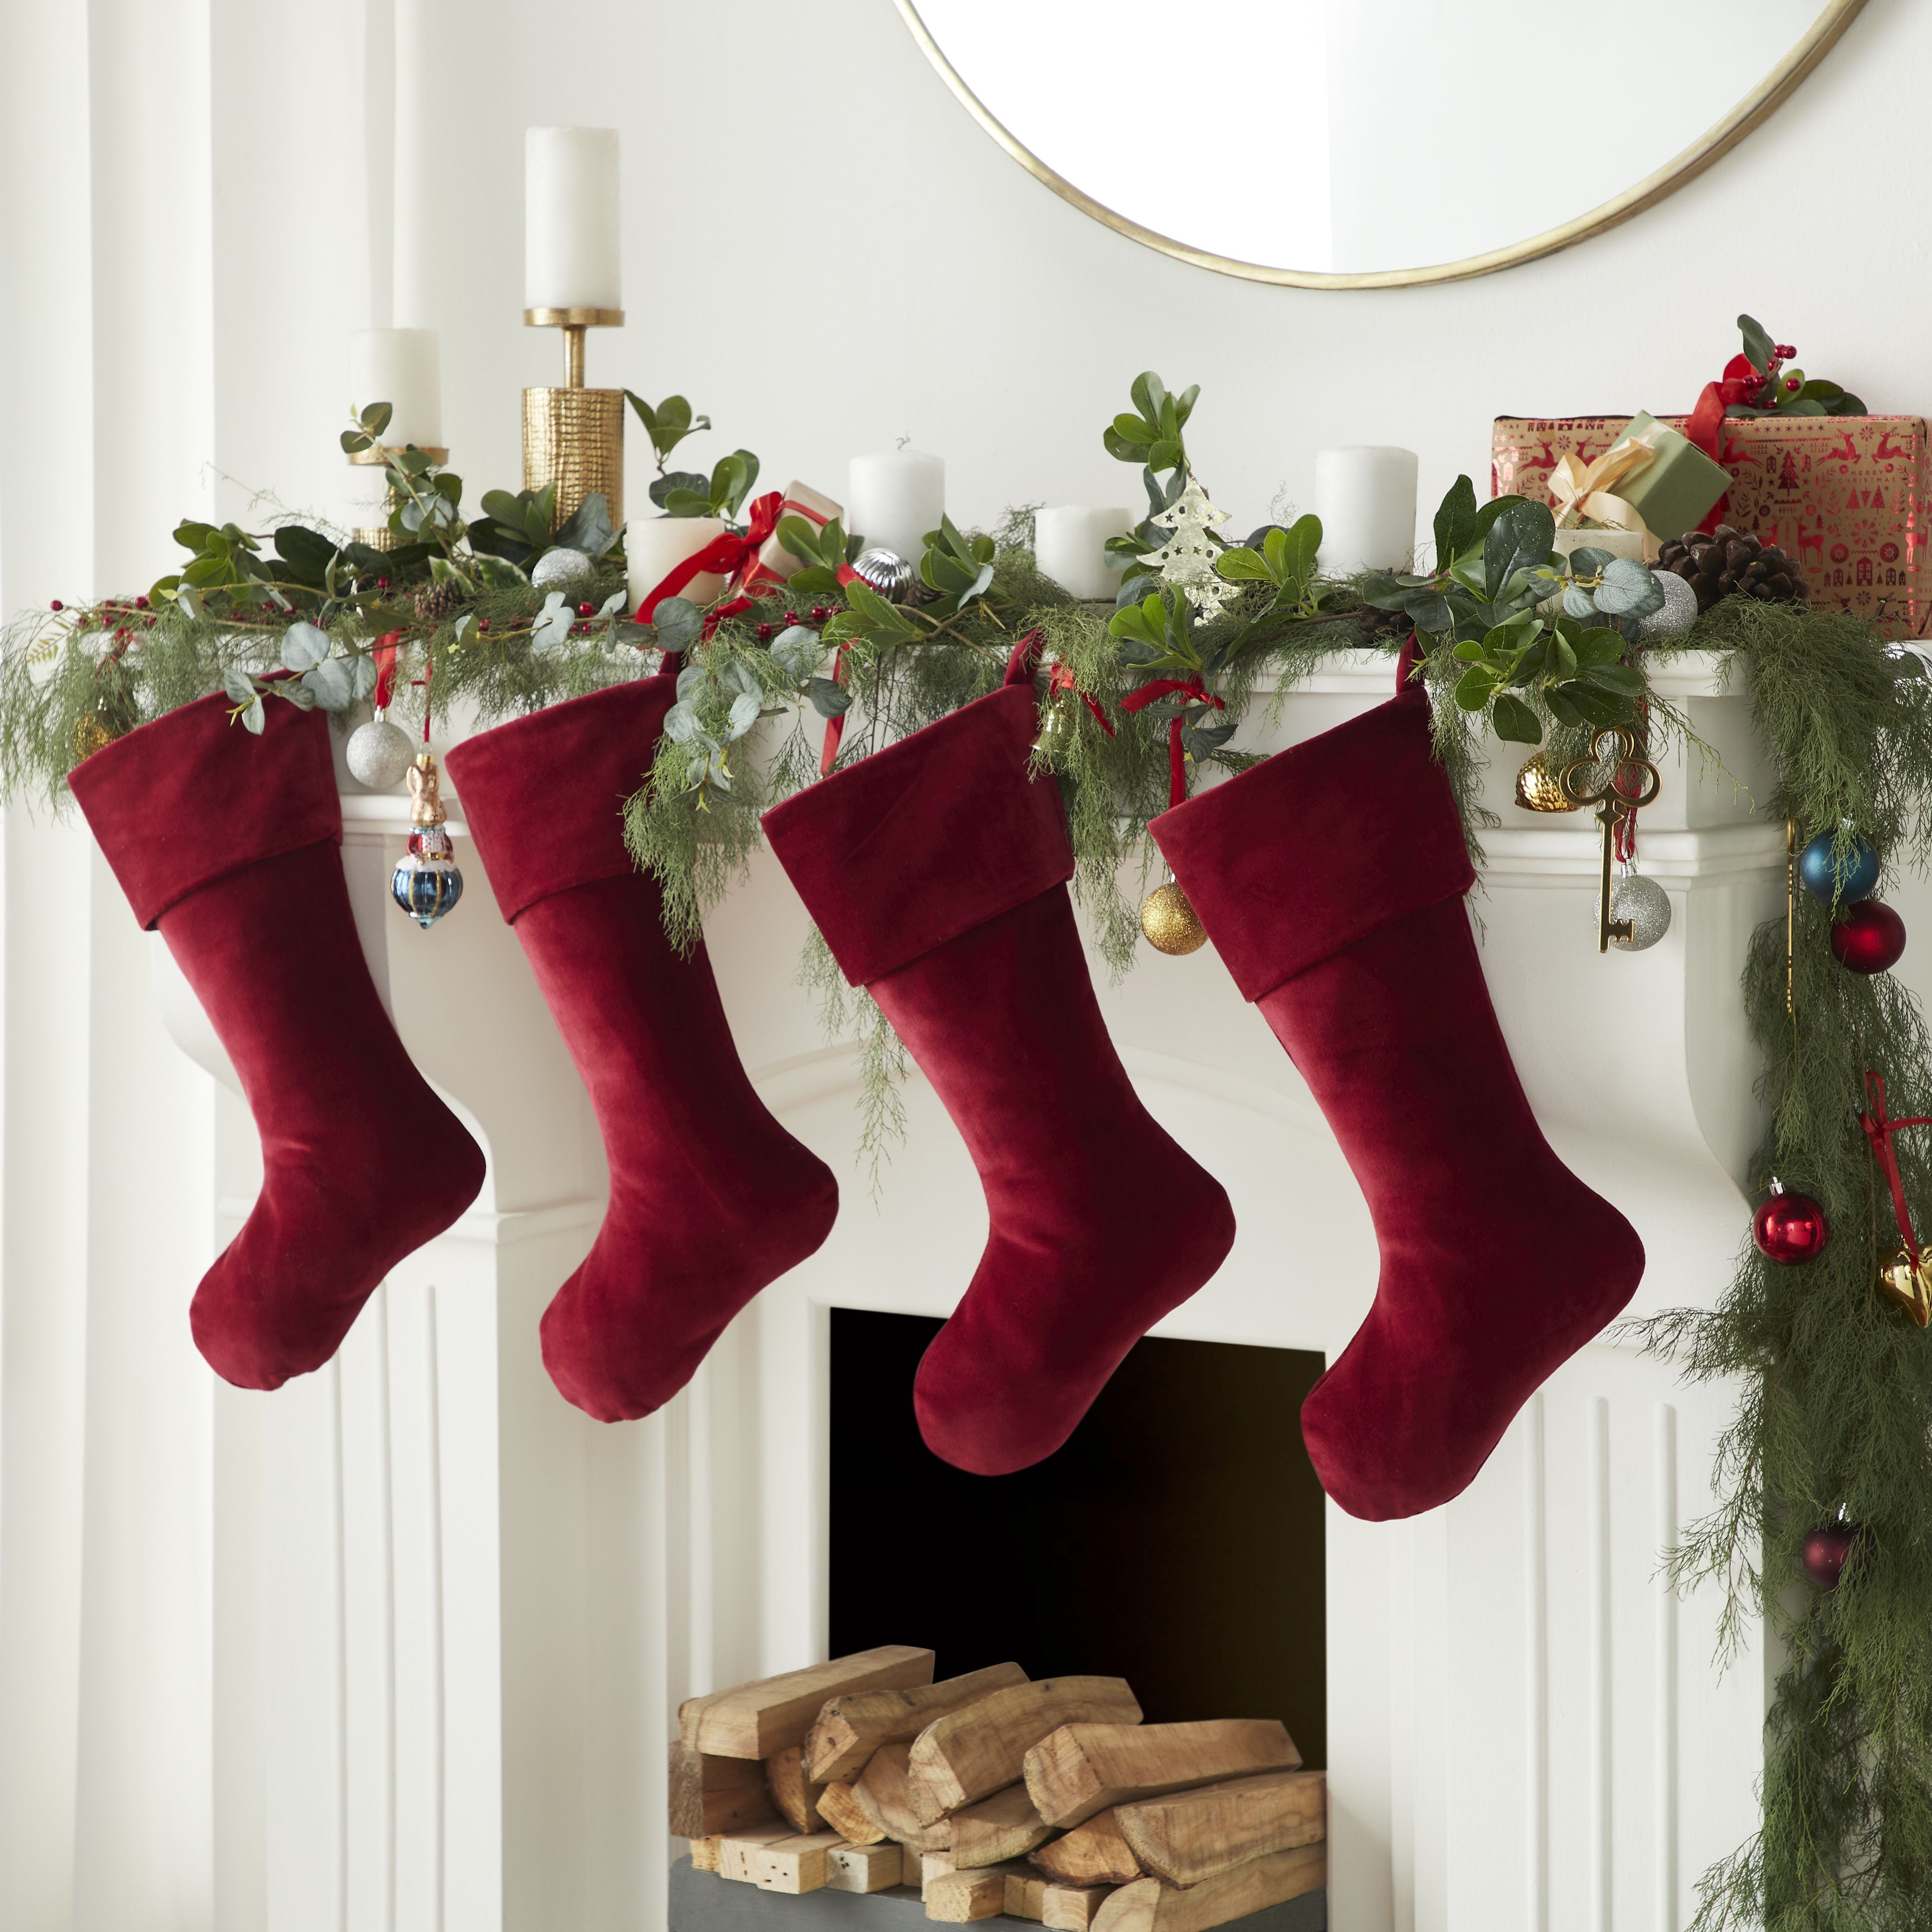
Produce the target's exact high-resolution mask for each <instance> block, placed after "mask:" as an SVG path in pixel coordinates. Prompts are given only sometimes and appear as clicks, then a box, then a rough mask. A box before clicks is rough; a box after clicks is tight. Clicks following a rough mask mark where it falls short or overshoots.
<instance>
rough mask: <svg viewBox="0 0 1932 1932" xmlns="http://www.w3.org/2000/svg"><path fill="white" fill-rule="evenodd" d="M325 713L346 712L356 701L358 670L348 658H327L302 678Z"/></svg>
mask: <svg viewBox="0 0 1932 1932" xmlns="http://www.w3.org/2000/svg"><path fill="white" fill-rule="evenodd" d="M302 683H303V685H304V686H305V688H307V689H308V690H310V691H313V692H314V694H315V701H316V702H317V703H318V704H319V705H320V706H322V708H323V710H325V711H347V709H349V707H350V705H351V704H353V703H354V702H355V701H356V670H355V667H354V665H353V664H351V663H350V661H349V659H348V658H323V661H322V662H321V663H320V664H317V665H316V666H315V667H314V668H313V669H312V670H308V671H306V672H305V673H303V676H302Z"/></svg>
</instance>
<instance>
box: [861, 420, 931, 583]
mask: <svg viewBox="0 0 1932 1932" xmlns="http://www.w3.org/2000/svg"><path fill="white" fill-rule="evenodd" d="M845 502H846V508H847V523H848V525H849V526H850V528H851V529H854V530H856V531H857V532H859V535H861V536H862V537H863V538H865V542H866V545H867V547H868V548H870V547H879V548H881V549H884V550H895V551H896V552H897V553H898V555H900V556H902V557H904V559H906V561H907V562H908V563H910V564H912V565H915V566H916V565H917V564H918V562H919V559H920V558H921V557H922V556H924V555H925V554H926V532H927V531H928V530H936V529H938V527H939V520H940V518H941V517H943V516H944V514H946V463H945V461H944V459H943V458H940V457H937V456H928V455H926V453H925V452H923V451H922V450H917V449H888V450H883V451H881V452H880V454H879V455H877V456H855V457H853V459H852V468H851V473H850V477H849V478H848V487H847V490H846V492H845Z"/></svg>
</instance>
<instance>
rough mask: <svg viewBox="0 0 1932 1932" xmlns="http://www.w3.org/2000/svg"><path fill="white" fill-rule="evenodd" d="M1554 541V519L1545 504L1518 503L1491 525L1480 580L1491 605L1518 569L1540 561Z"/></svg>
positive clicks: (1526, 567) (1545, 557) (1531, 565)
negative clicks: (1481, 579)
mask: <svg viewBox="0 0 1932 1932" xmlns="http://www.w3.org/2000/svg"><path fill="white" fill-rule="evenodd" d="M1555 541H1556V518H1555V517H1553V515H1552V514H1550V507H1549V505H1547V504H1546V503H1531V502H1522V501H1518V502H1514V503H1513V504H1511V505H1510V506H1509V508H1507V509H1506V510H1505V511H1503V512H1502V514H1501V515H1499V516H1498V517H1496V520H1494V521H1493V523H1491V524H1490V527H1489V531H1488V533H1487V535H1486V536H1485V537H1484V540H1483V581H1484V588H1485V589H1487V592H1488V593H1489V595H1490V598H1491V600H1492V601H1494V600H1495V599H1496V598H1498V597H1499V596H1500V595H1502V592H1503V590H1504V589H1505V586H1507V585H1508V583H1509V580H1510V579H1511V577H1514V575H1515V574H1516V573H1517V571H1520V570H1529V569H1533V568H1535V566H1536V565H1538V564H1540V563H1541V562H1544V560H1545V559H1547V557H1548V556H1549V555H1550V547H1551V546H1552V545H1553V544H1554V543H1555Z"/></svg>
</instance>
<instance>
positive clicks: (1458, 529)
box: [1436, 476, 1476, 570]
mask: <svg viewBox="0 0 1932 1932" xmlns="http://www.w3.org/2000/svg"><path fill="white" fill-rule="evenodd" d="M1475 526H1476V486H1475V484H1473V483H1472V482H1471V481H1469V478H1468V477H1466V476H1459V477H1457V479H1456V480H1455V481H1454V483H1452V484H1450V486H1449V489H1448V493H1447V494H1446V495H1445V496H1444V497H1443V499H1442V502H1441V503H1440V504H1439V505H1437V507H1436V568H1438V569H1439V570H1447V569H1448V568H1449V566H1450V565H1451V563H1452V562H1454V560H1455V559H1457V557H1459V556H1461V555H1462V554H1463V551H1465V550H1467V549H1468V548H1469V546H1470V544H1472V543H1474V542H1475V540H1476V538H1475Z"/></svg>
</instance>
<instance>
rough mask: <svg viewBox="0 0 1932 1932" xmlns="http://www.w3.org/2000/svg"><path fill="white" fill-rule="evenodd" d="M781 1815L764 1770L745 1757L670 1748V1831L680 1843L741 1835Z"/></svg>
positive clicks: (677, 1747) (678, 1745) (683, 1746)
mask: <svg viewBox="0 0 1932 1932" xmlns="http://www.w3.org/2000/svg"><path fill="white" fill-rule="evenodd" d="M773 1816H775V1814H774V1812H773V1811H772V1801H771V1799H770V1796H769V1794H768V1793H766V1790H765V1776H764V1766H763V1765H760V1764H754V1763H751V1762H750V1760H748V1759H745V1758H740V1757H706V1755H705V1754H704V1753H703V1752H702V1751H693V1750H691V1748H690V1747H689V1746H688V1745H681V1744H676V1745H672V1746H671V1748H670V1829H671V1830H672V1831H673V1833H675V1834H676V1836H677V1837H679V1838H715V1837H716V1836H717V1835H718V1834H719V1833H720V1832H739V1831H742V1830H743V1829H745V1826H748V1825H757V1824H760V1823H763V1821H764V1820H766V1819H767V1818H769V1817H773Z"/></svg>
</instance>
